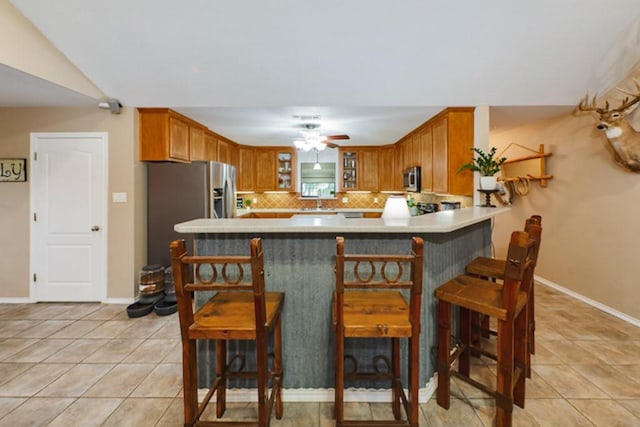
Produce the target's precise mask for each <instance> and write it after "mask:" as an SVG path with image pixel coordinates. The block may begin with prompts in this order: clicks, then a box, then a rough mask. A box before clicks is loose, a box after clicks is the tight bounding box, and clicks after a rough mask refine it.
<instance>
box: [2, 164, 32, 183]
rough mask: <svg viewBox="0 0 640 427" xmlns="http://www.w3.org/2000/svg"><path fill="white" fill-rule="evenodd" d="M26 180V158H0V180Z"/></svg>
mask: <svg viewBox="0 0 640 427" xmlns="http://www.w3.org/2000/svg"><path fill="white" fill-rule="evenodd" d="M26 180H27V159H0V182H23V181H26Z"/></svg>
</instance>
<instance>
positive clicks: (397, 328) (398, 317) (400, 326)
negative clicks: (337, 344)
mask: <svg viewBox="0 0 640 427" xmlns="http://www.w3.org/2000/svg"><path fill="white" fill-rule="evenodd" d="M334 307H335V304H334ZM333 317H334V324H335V317H336V311H335V308H334V310H333ZM382 325H384V326H382ZM344 335H345V337H376V336H379V337H384V336H395V337H410V336H411V320H410V319H409V304H407V302H406V300H405V299H404V297H403V296H402V294H401V293H400V292H366V291H353V292H345V295H344Z"/></svg>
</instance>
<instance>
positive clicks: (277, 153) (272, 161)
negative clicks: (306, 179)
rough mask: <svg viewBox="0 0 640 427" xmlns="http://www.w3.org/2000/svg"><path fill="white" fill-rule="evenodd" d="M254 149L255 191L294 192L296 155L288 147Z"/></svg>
mask: <svg viewBox="0 0 640 427" xmlns="http://www.w3.org/2000/svg"><path fill="white" fill-rule="evenodd" d="M254 148H255V185H254V190H255V191H294V189H295V173H294V171H295V165H296V153H295V150H294V149H293V148H288V147H254Z"/></svg>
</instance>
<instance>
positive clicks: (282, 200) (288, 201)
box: [238, 193, 473, 209]
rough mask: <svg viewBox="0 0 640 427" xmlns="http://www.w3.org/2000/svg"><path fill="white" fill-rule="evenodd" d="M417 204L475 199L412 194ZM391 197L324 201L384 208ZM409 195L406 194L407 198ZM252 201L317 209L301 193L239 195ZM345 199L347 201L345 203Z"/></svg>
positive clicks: (463, 203)
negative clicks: (302, 197) (301, 196)
mask: <svg viewBox="0 0 640 427" xmlns="http://www.w3.org/2000/svg"><path fill="white" fill-rule="evenodd" d="M410 194H411V196H412V197H413V199H414V200H415V201H416V202H426V203H439V202H441V201H443V200H447V201H454V202H460V204H461V207H463V208H465V207H470V206H472V205H473V199H472V198H471V197H467V196H439V195H435V194H422V193H410ZM388 196H389V195H388V194H387V193H338V195H337V197H336V198H335V199H323V200H322V206H324V207H326V208H356V209H357V208H367V209H372V208H380V209H382V208H384V204H385V202H386V200H387V197H388ZM406 196H407V194H405V197H406ZM238 197H243V198H244V199H245V200H246V199H250V200H251V201H252V203H251V207H254V208H258V209H283V208H307V207H315V206H316V199H301V198H300V195H299V193H255V194H243V195H238ZM343 198H346V199H347V202H346V203H343Z"/></svg>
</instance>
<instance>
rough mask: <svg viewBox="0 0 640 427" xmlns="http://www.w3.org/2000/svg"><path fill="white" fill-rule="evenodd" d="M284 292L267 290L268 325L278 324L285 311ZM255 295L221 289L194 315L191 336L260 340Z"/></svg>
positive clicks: (190, 329) (198, 337)
mask: <svg viewBox="0 0 640 427" xmlns="http://www.w3.org/2000/svg"><path fill="white" fill-rule="evenodd" d="M283 302H284V293H282V292H267V293H265V307H266V312H265V318H266V324H267V327H270V326H271V325H273V324H274V323H275V320H276V318H277V316H278V315H279V314H280V311H281V310H282V304H283ZM253 305H254V301H253V294H251V293H249V292H218V293H217V294H216V295H215V296H214V297H213V298H211V299H210V300H209V301H207V302H206V303H205V304H204V305H203V306H202V307H201V308H200V309H199V310H198V311H197V312H196V314H195V316H194V317H193V324H192V325H191V326H189V338H191V339H245V340H255V339H256V321H255V316H254V307H253Z"/></svg>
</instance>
